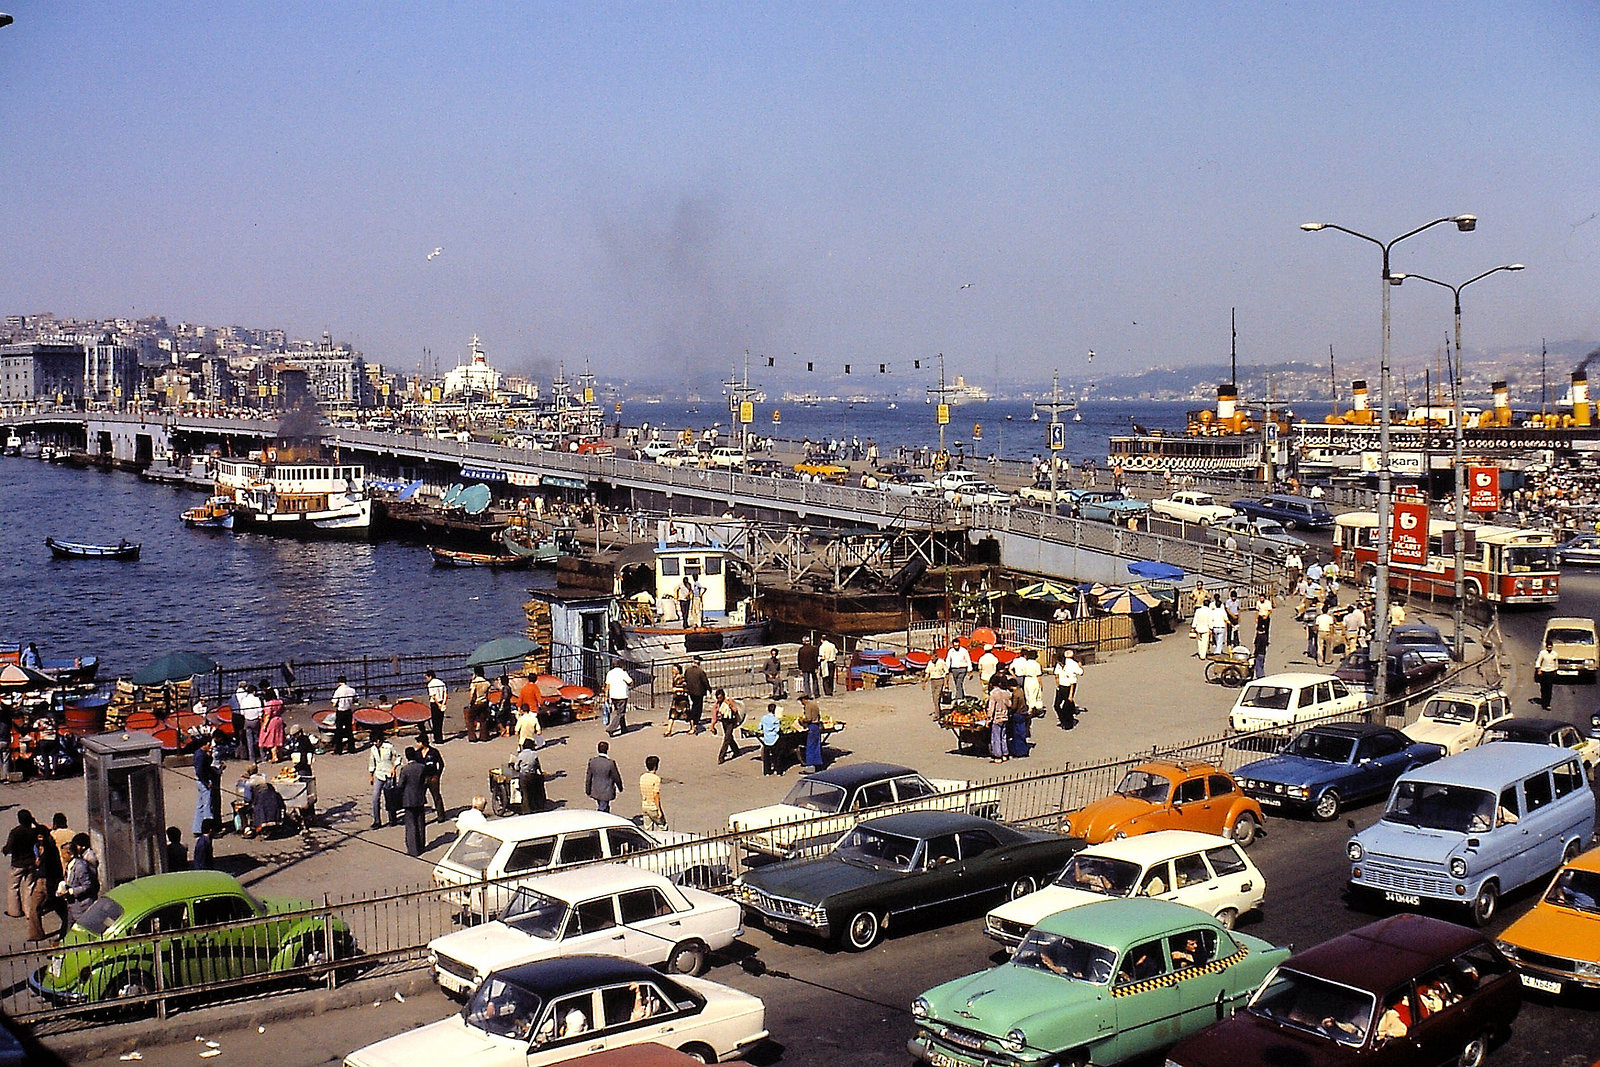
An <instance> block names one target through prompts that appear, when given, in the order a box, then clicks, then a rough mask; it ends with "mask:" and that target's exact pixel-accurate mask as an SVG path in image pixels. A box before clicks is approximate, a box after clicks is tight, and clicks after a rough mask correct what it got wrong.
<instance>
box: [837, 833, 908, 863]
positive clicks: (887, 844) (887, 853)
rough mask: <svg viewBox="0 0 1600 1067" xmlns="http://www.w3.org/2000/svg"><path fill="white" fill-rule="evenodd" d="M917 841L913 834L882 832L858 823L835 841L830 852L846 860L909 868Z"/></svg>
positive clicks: (847, 861)
mask: <svg viewBox="0 0 1600 1067" xmlns="http://www.w3.org/2000/svg"><path fill="white" fill-rule="evenodd" d="M919 844H920V842H919V841H918V840H917V839H916V838H914V837H901V836H900V835H899V834H886V833H883V832H881V831H879V830H874V829H873V828H872V827H870V826H858V827H856V828H855V829H854V830H851V831H850V833H849V835H848V836H846V837H845V839H844V840H843V841H840V842H839V845H838V847H837V848H835V849H834V850H833V854H834V855H835V856H837V857H838V858H839V859H842V860H844V861H845V862H846V863H855V864H860V865H862V866H867V867H876V868H878V869H879V870H886V871H909V870H910V869H911V861H912V860H913V859H914V858H915V857H916V855H917V846H918V845H919Z"/></svg>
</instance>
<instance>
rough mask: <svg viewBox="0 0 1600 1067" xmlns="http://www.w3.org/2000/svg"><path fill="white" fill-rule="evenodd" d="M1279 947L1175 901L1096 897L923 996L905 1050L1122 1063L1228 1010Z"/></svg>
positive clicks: (966, 1066)
mask: <svg viewBox="0 0 1600 1067" xmlns="http://www.w3.org/2000/svg"><path fill="white" fill-rule="evenodd" d="M1288 956H1289V950H1288V949H1286V948H1278V947H1276V946H1274V945H1273V944H1271V943H1270V942H1267V941H1263V940H1261V939H1260V938H1256V937H1251V936H1249V935H1248V934H1241V933H1237V932H1235V931H1232V930H1228V929H1225V928H1224V927H1223V926H1222V924H1220V923H1218V922H1217V921H1216V920H1215V919H1213V918H1211V917H1210V916H1209V915H1206V914H1204V913H1202V912H1197V911H1195V910H1193V909H1192V908H1187V907H1184V906H1183V905H1181V904H1173V903H1171V902H1169V901H1165V900H1105V901H1100V902H1099V903H1095V904H1088V905H1085V906H1084V907H1081V908H1074V909H1072V910H1071V911H1065V912H1059V913H1057V914H1055V915H1050V916H1047V917H1046V918H1044V919H1043V920H1041V921H1040V923H1039V925H1038V926H1036V927H1034V928H1033V930H1032V931H1031V932H1030V933H1029V934H1028V936H1027V937H1026V938H1025V939H1024V940H1023V942H1022V944H1021V945H1020V946H1018V948H1017V951H1016V953H1015V954H1014V955H1013V956H1012V957H1011V959H1010V961H1008V962H1006V963H1003V964H1001V965H1000V966H999V967H993V968H990V969H988V970H984V971H979V972H977V973H975V974H969V975H967V976H966V977H964V978H957V979H956V980H954V981H952V982H946V983H944V984H943V985H939V986H935V987H934V988H932V989H930V990H928V991H927V992H926V993H923V994H922V995H921V996H920V997H918V998H917V999H916V1000H914V1001H913V1002H912V1004H911V1015H912V1018H913V1019H914V1020H915V1021H916V1026H917V1031H916V1034H915V1036H913V1037H912V1038H911V1040H910V1041H909V1042H908V1043H907V1045H906V1051H908V1052H910V1053H911V1054H912V1055H913V1056H915V1057H916V1058H917V1059H918V1060H921V1061H923V1062H926V1063H931V1064H934V1065H935V1067H949V1065H958V1067H992V1065H999V1064H1007V1065H1011V1064H1014V1065H1017V1067H1022V1065H1024V1064H1026V1065H1030V1067H1032V1065H1042V1064H1087V1063H1094V1064H1115V1063H1122V1062H1123V1061H1125V1060H1129V1059H1132V1058H1134V1057H1136V1056H1144V1055H1146V1054H1148V1053H1150V1052H1153V1051H1155V1050H1157V1049H1160V1048H1162V1047H1164V1046H1167V1045H1170V1044H1172V1043H1173V1042H1174V1041H1177V1040H1178V1039H1180V1038H1182V1037H1185V1036H1187V1035H1189V1034H1193V1033H1196V1032H1198V1031H1200V1030H1202V1029H1204V1028H1205V1027H1206V1026H1208V1025H1210V1024H1211V1023H1214V1022H1215V1021H1216V1020H1217V1019H1219V1018H1222V1017H1224V1016H1227V1015H1231V1014H1232V1013H1233V1012H1234V1011H1236V1010H1238V1008H1240V1007H1241V1006H1243V1004H1244V1003H1245V1001H1246V1000H1248V999H1249V997H1250V994H1251V993H1252V992H1253V991H1254V990H1255V988H1256V987H1257V986H1258V985H1260V984H1261V981H1262V979H1263V978H1264V977H1265V976H1266V975H1267V974H1268V973H1269V972H1270V971H1271V970H1272V968H1273V967H1274V966H1276V965H1277V964H1279V963H1282V962H1283V961H1284V960H1285V959H1287V958H1288Z"/></svg>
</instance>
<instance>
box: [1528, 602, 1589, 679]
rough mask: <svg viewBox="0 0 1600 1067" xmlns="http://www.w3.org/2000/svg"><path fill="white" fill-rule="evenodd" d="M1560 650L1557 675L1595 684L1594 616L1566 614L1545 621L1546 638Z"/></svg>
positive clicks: (1554, 648) (1545, 642)
mask: <svg viewBox="0 0 1600 1067" xmlns="http://www.w3.org/2000/svg"><path fill="white" fill-rule="evenodd" d="M1540 644H1541V645H1543V644H1549V645H1550V646H1551V647H1552V649H1553V650H1554V652H1555V654H1556V663H1557V666H1556V677H1558V678H1570V679H1572V680H1573V681H1575V682H1584V683H1587V684H1590V685H1592V684H1594V678H1595V664H1596V659H1595V656H1596V640H1595V625H1594V620H1593V619H1585V618H1577V617H1570V616H1563V617H1561V618H1556V619H1550V620H1549V621H1547V622H1546V623H1545V624H1544V640H1543V641H1541V642H1540Z"/></svg>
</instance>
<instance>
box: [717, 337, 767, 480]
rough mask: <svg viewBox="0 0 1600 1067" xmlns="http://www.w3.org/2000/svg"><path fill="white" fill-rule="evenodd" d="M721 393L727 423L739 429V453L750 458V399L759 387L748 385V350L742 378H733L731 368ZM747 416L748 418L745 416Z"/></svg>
mask: <svg viewBox="0 0 1600 1067" xmlns="http://www.w3.org/2000/svg"><path fill="white" fill-rule="evenodd" d="M722 391H723V392H724V393H726V394H727V396H728V414H729V421H730V422H732V424H733V425H735V426H737V427H739V452H740V454H741V455H743V456H744V457H745V459H749V458H750V423H751V422H753V421H755V402H754V401H752V400H751V399H750V398H751V397H752V396H754V395H755V394H756V393H758V392H760V391H761V388H760V386H753V385H751V384H750V350H749V349H748V348H747V349H745V353H744V378H743V379H742V380H741V379H740V378H737V377H735V376H734V372H733V370H732V368H730V369H729V370H728V380H727V381H725V382H723V383H722ZM747 415H748V416H749V417H748V418H747V417H746V416H747Z"/></svg>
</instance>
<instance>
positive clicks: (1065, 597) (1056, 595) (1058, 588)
mask: <svg viewBox="0 0 1600 1067" xmlns="http://www.w3.org/2000/svg"><path fill="white" fill-rule="evenodd" d="M1017 596H1019V597H1021V598H1022V599H1023V600H1042V601H1044V602H1045V603H1047V604H1070V603H1072V602H1073V601H1076V600H1077V599H1078V596H1077V594H1076V593H1074V592H1073V591H1072V590H1071V589H1070V588H1068V587H1067V586H1064V585H1057V584H1056V583H1055V582H1052V581H1048V580H1047V581H1042V582H1033V583H1032V584H1030V585H1025V586H1023V587H1022V588H1021V589H1018V590H1017Z"/></svg>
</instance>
